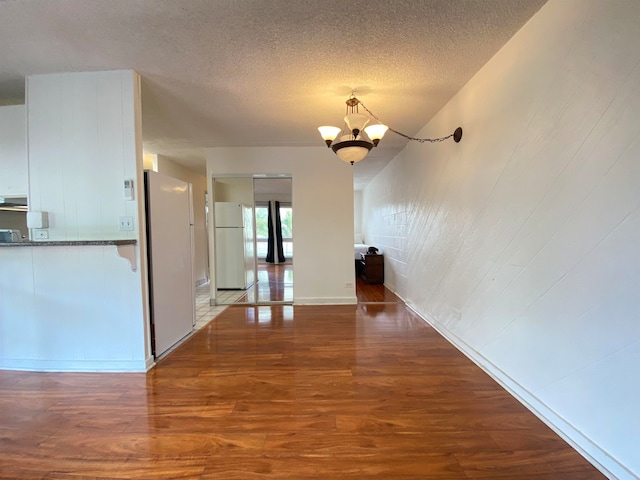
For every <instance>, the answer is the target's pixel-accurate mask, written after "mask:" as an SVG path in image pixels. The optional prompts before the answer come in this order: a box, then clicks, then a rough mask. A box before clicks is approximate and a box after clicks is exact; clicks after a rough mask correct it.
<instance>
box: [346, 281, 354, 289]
mask: <svg viewBox="0 0 640 480" xmlns="http://www.w3.org/2000/svg"><path fill="white" fill-rule="evenodd" d="M344 288H353V282H346V283H345V284H344Z"/></svg>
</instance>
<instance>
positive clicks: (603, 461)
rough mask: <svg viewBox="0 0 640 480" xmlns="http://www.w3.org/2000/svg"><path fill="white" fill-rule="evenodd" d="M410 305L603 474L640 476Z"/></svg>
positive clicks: (622, 478) (634, 479) (632, 479)
mask: <svg viewBox="0 0 640 480" xmlns="http://www.w3.org/2000/svg"><path fill="white" fill-rule="evenodd" d="M406 305H407V307H409V308H410V309H411V310H412V311H413V312H414V313H416V315H418V316H419V317H420V318H421V319H422V320H423V321H425V322H426V323H428V324H429V325H430V326H432V327H433V328H434V329H435V330H436V331H437V332H438V333H439V334H440V335H442V336H443V337H444V338H445V339H446V340H447V341H448V342H449V343H451V344H452V345H453V346H454V347H456V348H457V349H458V350H460V352H462V353H463V354H464V355H465V356H466V357H468V358H469V359H470V360H471V361H472V362H473V363H475V364H476V365H477V366H478V367H480V368H481V369H482V370H483V371H484V372H485V373H487V375H489V376H490V377H491V378H493V379H494V380H495V381H496V382H497V383H498V384H499V385H500V386H501V387H502V388H504V389H505V390H506V391H507V392H509V394H511V395H512V396H513V397H514V398H515V399H516V400H518V401H519V402H520V403H522V404H523V405H524V406H525V407H526V408H527V409H529V410H530V411H531V412H532V413H533V414H534V415H535V416H536V417H538V418H539V419H540V420H542V421H543V422H544V423H545V424H546V425H547V426H548V427H549V428H551V429H552V430H553V431H554V432H555V433H557V434H558V435H559V436H560V437H561V438H562V439H563V440H564V441H566V442H567V443H568V444H569V445H571V446H572V447H573V448H574V449H575V450H576V451H577V452H578V453H580V454H581V455H582V456H583V457H584V458H586V459H587V460H588V461H589V462H590V463H591V464H592V465H593V466H594V467H596V468H597V469H598V470H600V472H602V474H603V475H605V476H606V477H607V478H610V479H618V480H640V477H638V476H637V475H635V474H634V473H633V472H631V471H630V470H629V469H628V468H627V467H625V466H624V465H623V464H622V463H620V462H619V461H618V460H617V459H615V458H614V457H613V456H611V455H610V454H609V453H607V452H606V451H605V450H604V449H602V448H601V447H600V446H598V445H597V444H596V443H595V442H593V441H592V440H591V439H589V438H588V437H587V436H585V435H584V434H583V433H582V432H580V431H579V430H578V429H577V428H576V427H574V426H573V425H571V424H570V423H569V422H567V421H566V420H565V419H564V418H562V417H561V416H559V415H558V414H557V413H555V412H554V411H553V410H552V409H550V408H549V407H548V406H547V405H545V404H544V403H543V402H542V401H540V400H539V399H538V398H537V397H536V396H535V395H533V394H532V393H531V392H529V391H528V390H527V389H525V388H524V387H523V386H522V385H520V384H519V383H518V382H516V381H515V380H514V379H513V378H511V377H510V376H509V375H507V374H506V373H504V372H503V371H502V370H500V369H499V368H498V367H497V366H495V365H494V364H493V363H491V362H490V361H489V360H487V359H486V358H485V357H484V356H483V355H482V354H481V353H480V352H478V351H477V350H475V349H474V348H472V347H471V346H469V345H468V344H467V343H465V342H464V341H463V340H462V339H460V338H459V337H458V336H457V335H455V334H454V333H453V332H451V331H450V330H448V329H447V328H445V327H444V326H442V325H440V324H438V323H437V322H436V321H434V320H433V319H432V318H429V317H428V316H425V315H424V314H422V313H420V312H418V311H417V310H416V309H415V308H414V307H413V306H412V305H409V304H406Z"/></svg>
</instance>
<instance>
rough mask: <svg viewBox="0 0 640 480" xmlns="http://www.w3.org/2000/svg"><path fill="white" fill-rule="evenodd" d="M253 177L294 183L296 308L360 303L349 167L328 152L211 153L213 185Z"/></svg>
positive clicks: (225, 150)
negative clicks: (225, 178) (219, 179)
mask: <svg viewBox="0 0 640 480" xmlns="http://www.w3.org/2000/svg"><path fill="white" fill-rule="evenodd" d="M252 173H256V174H266V175H274V176H275V175H276V174H286V175H289V176H291V177H292V195H293V200H292V203H293V205H294V208H295V215H294V219H293V238H294V250H295V255H294V259H293V269H294V280H293V281H294V286H293V293H294V303H297V304H303V303H307V304H312V303H356V297H355V288H354V270H353V209H352V208H351V206H352V205H353V170H352V168H351V166H350V165H348V164H345V163H343V162H341V161H340V160H338V158H337V157H335V156H334V155H333V154H331V153H330V152H327V148H326V147H306V148H301V147H265V148H249V147H247V148H210V149H207V176H208V178H209V179H211V178H212V177H215V176H216V175H225V174H234V175H242V174H252ZM210 238H211V235H210ZM212 244H213V242H212ZM212 248H213V245H212ZM210 258H214V256H213V255H211V257H210ZM211 271H212V272H215V268H214V266H213V265H212V270H211ZM212 278H213V274H212ZM213 283H214V282H212V284H213ZM347 284H349V285H351V286H349V287H347V286H346V285H347ZM212 288H215V285H212Z"/></svg>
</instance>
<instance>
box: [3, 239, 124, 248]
mask: <svg viewBox="0 0 640 480" xmlns="http://www.w3.org/2000/svg"><path fill="white" fill-rule="evenodd" d="M135 244H136V240H60V241H55V240H47V241H44V242H34V241H31V240H28V241H25V242H12V243H0V247H74V246H86V245H115V246H117V247H119V246H122V245H135Z"/></svg>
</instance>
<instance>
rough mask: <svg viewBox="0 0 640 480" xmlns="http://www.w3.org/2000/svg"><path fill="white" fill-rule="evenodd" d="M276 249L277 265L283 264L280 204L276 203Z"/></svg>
mask: <svg viewBox="0 0 640 480" xmlns="http://www.w3.org/2000/svg"><path fill="white" fill-rule="evenodd" d="M276 248H277V250H278V263H284V247H283V246H282V221H281V220H280V202H276Z"/></svg>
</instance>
